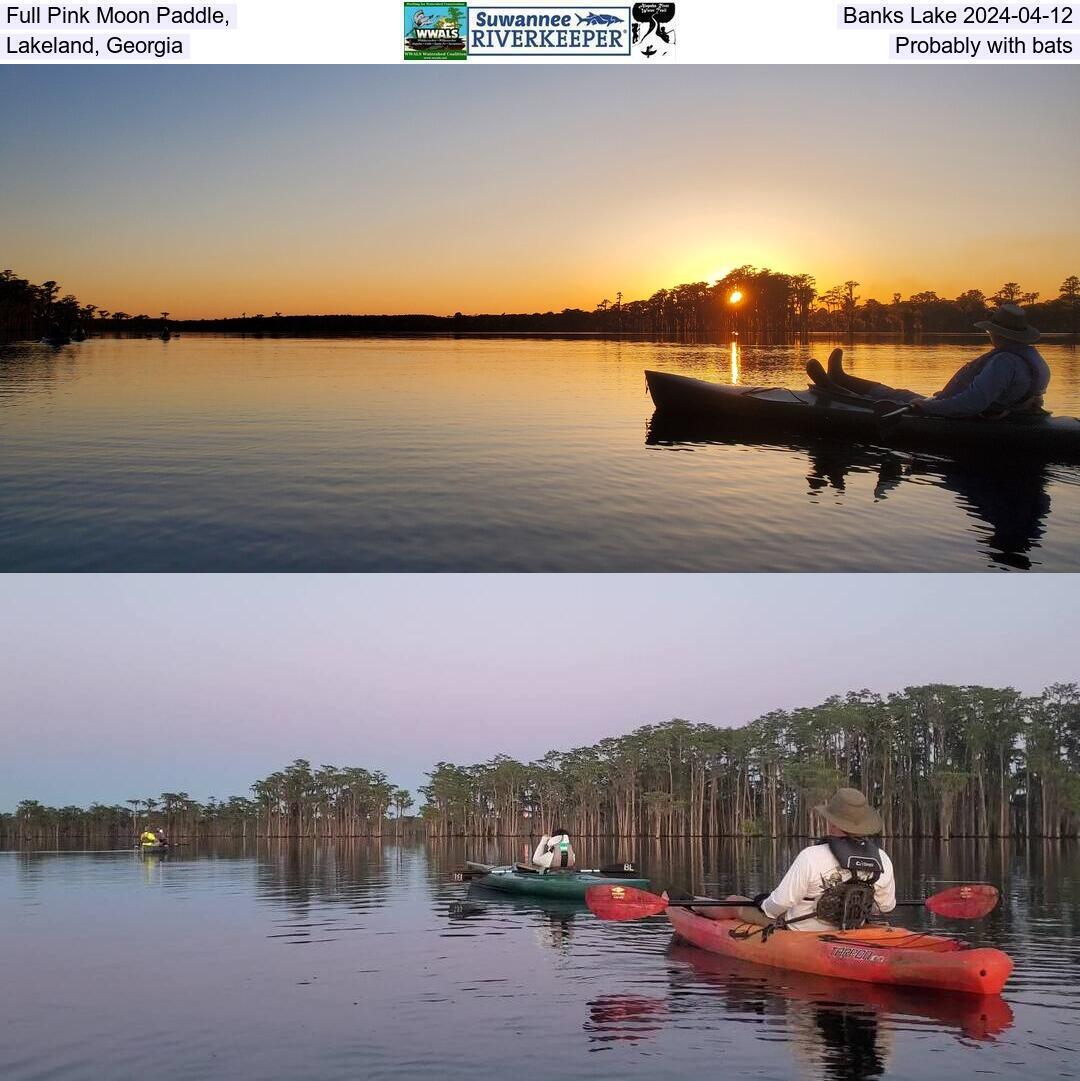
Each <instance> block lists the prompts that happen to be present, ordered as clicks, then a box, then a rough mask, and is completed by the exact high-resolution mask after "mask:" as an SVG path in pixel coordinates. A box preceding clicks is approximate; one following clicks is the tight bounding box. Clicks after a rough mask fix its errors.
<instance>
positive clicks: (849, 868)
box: [698, 788, 896, 931]
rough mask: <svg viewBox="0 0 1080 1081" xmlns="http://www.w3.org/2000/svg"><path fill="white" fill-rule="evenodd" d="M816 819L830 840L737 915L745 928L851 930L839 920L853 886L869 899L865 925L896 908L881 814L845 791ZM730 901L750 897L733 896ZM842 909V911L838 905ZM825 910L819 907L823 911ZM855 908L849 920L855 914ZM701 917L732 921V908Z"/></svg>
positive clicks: (806, 853)
mask: <svg viewBox="0 0 1080 1081" xmlns="http://www.w3.org/2000/svg"><path fill="white" fill-rule="evenodd" d="M814 814H815V815H816V816H818V817H819V818H821V819H822V820H823V821H824V823H825V825H826V826H827V833H828V835H827V836H826V837H825V838H823V839H822V840H821V841H819V842H818V843H817V844H812V845H808V846H807V847H806V848H804V849H803V850H802V851H801V852H800V853H799V854H798V855H797V856H796V857H795V861H794V863H792V865H791V866H790V867H789V868H788V871H787V874H785V875H784V877H783V879H781V881H780V885H778V886H777V887H776V889H774V890H773V891H772V893H768V894H759V895H758V896H757V897H756V898H754V901H753V902H752V904H747V905H746V906H745V907H743V908H740V909H738V910H737V918H739V919H741V920H743V921H744V922H746V923H753V924H757V925H758V926H767V925H769V924H774V923H778V922H780V923H782V924H783V926H785V927H788V928H791V929H792V930H798V931H831V930H836V929H837V928H838V927H839V926H842V925H844V926H850V924H848V923H845V921H844V920H843V919H841V917H840V912H841V910H842V908H843V905H844V900H843V898H844V895H845V894H846V893H847V892H848V891H849V890H851V888H852V884H853V883H854V884H855V885H856V886H857V887H858V888H859V890H860V891H861V892H862V893H863V894H864V895H865V902H866V903H865V911H864V912H863V913H862V918H863V922H865V919H866V918H868V917H869V916H870V914H871V912H872V913H873V914H875V915H876V914H883V913H886V912H891V911H892V910H893V909H894V908H895V907H896V880H895V878H894V876H893V865H892V861H891V860H890V859H889V857H888V856H887V855H886V854H885V853H884V851H882V849H881V848H880V847H879V846H878V845H877V844H876V843H875V842H874V841H873V840H872V838H873V837H874V836H875V835H876V834H879V833H880V832H881V829H882V822H881V815H879V814H878V812H877V811H876V810H874V808H873V807H871V806H870V804H869V802H868V801H867V798H866V796H864V795H863V794H862V792H860V791H859V790H858V789H857V788H840V789H837V791H836V792H834V793H833V795H832V796H830V797H829V799H827V800H826V801H825V802H824V803H822V804H819V805H818V806H817V807H815V808H814ZM730 899H731V900H746V901H749V898H741V897H733V898H730ZM838 904H839V905H840V908H838V907H837V905H838ZM819 906H820V907H819ZM855 907H857V906H852V910H851V912H850V915H851V916H852V917H854V916H855V915H856V913H855V912H854V908H855ZM698 911H699V912H700V914H701V915H703V916H704V915H710V916H713V918H714V919H724V918H727V919H730V918H731V917H730V915H726V916H725V915H724V914H723V913H725V912H727V913H730V911H731V910H730V909H727V910H724V909H719V908H702V909H700V910H698Z"/></svg>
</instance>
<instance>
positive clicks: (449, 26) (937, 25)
mask: <svg viewBox="0 0 1080 1081" xmlns="http://www.w3.org/2000/svg"><path fill="white" fill-rule="evenodd" d="M0 14H2V16H3V19H2V22H3V31H4V49H3V53H2V57H3V60H4V61H5V62H6V63H31V64H49V63H78V64H109V63H122V64H131V63H149V64H175V63H195V64H400V63H414V64H416V63H419V64H429V63H439V64H444V65H446V64H451V65H452V64H455V63H458V65H459V66H460V64H461V63H464V64H465V65H466V66H467V65H475V64H498V63H510V64H522V63H528V64H548V63H553V64H566V63H574V64H581V63H584V64H620V63H632V64H642V63H644V64H653V65H655V64H658V63H680V64H890V63H960V64H979V63H983V64H985V63H990V64H995V63H996V64H1063V63H1064V64H1075V63H1076V61H1077V58H1078V57H1080V5H1078V6H1077V7H1076V8H1073V7H1072V6H1070V5H1069V4H1057V3H1056V2H1051V3H1048V4H1043V5H1038V4H1025V5H1013V6H999V5H985V4H984V5H980V4H970V5H964V4H956V3H952V2H949V3H942V4H940V5H928V4H925V3H918V4H914V5H912V4H908V5H901V4H895V5H892V4H887V3H886V4H880V5H877V4H869V3H865V2H857V3H851V4H842V3H841V4H838V3H836V2H835V0H674V3H641V4H633V3H631V4H623V5H611V4H604V5H599V6H589V5H588V4H583V5H576V4H550V5H545V4H534V3H515V2H514V0H507V2H504V3H500V4H464V3H462V4H457V5H454V4H417V3H413V4H405V3H403V2H401V0H303V2H298V0H291V2H287V0H237V2H236V3H228V4H218V3H209V4H198V3H193V4H160V5H155V4H85V3H78V2H75V3H66V4H53V5H50V4H31V3H0ZM408 35H411V39H410V40H411V41H412V42H413V45H412V46H411V47H410V46H409V45H408V44H407V42H406V38H407V36H408ZM440 39H441V40H440ZM409 54H411V55H409Z"/></svg>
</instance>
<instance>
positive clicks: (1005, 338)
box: [806, 304, 1050, 419]
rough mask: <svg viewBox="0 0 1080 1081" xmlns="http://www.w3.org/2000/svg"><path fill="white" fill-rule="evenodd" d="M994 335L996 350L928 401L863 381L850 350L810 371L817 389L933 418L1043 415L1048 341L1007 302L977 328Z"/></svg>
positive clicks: (810, 363) (809, 367)
mask: <svg viewBox="0 0 1080 1081" xmlns="http://www.w3.org/2000/svg"><path fill="white" fill-rule="evenodd" d="M975 326H976V327H977V328H978V329H979V330H985V331H986V333H987V334H989V335H990V342H991V344H992V345H993V348H992V349H991V350H990V351H989V352H987V353H983V355H982V356H980V357H976V358H975V359H974V360H972V361H969V362H968V363H967V364H965V365H964V366H963V367H962V368H961V369H960V370H959V371H958V372H957V373H956V374H955V375H954V376H953V377H952V378H951V379H950V380H949V381H948V383H946V384H945V386H944V387H943V388H942V389H941V390H939V391H938V392H937V393H936V394H933V395H931V396H930V397H925V396H924V395H922V394H916V393H915V391H913V390H902V389H899V388H897V387H890V386H887V385H886V384H885V383H875V382H874V381H873V380H871V379H860V378H859V377H858V376H855V375H851V374H850V373H849V372H845V371H844V364H843V358H844V351H843V350H842V349H834V350H833V351H832V355H831V356H830V357H829V368H828V371H827V372H826V370H825V369H824V368H823V367H822V366H821V364H820V363H819V362H818V361H816V360H811V361H808V362H807V365H806V371H807V374H808V375H809V376H810V378H811V379H812V380H813V382H814V384H815V385H816V386H819V387H822V388H823V389H826V390H828V389H833V390H835V389H836V388H839V389H840V390H845V391H849V392H850V393H852V394H858V395H859V396H861V397H863V398H869V399H871V400H872V401H875V402H893V403H895V404H897V405H906V406H908V407H909V410H910V412H913V413H920V414H924V415H926V416H930V417H986V418H990V419H992V418H994V417H1002V416H1006V415H1015V414H1018V413H1020V414H1022V413H1034V414H1039V413H1041V412H1042V402H1043V395H1044V394H1045V393H1046V388H1047V386H1048V385H1049V383H1050V366H1049V365H1048V364H1047V363H1046V361H1045V360H1044V359H1043V357H1042V354H1040V353H1039V351H1038V350H1037V349H1036V348H1035V342H1037V341H1038V340H1039V338H1040V337H1042V335H1041V333H1040V332H1039V331H1038V330H1036V329H1035V328H1034V327H1033V326H1031V324H1030V323H1028V321H1027V316H1026V315H1025V314H1024V309H1023V308H1020V307H1018V306H1017V305H1015V304H1002V305H1001V307H1000V308H998V309H997V310H996V311H995V312H994V313H993V314H992V315H991V316H990V318H989V319H983V320H982V321H980V322H978V323H976V324H975Z"/></svg>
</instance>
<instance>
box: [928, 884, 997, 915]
mask: <svg viewBox="0 0 1080 1081" xmlns="http://www.w3.org/2000/svg"><path fill="white" fill-rule="evenodd" d="M997 903H998V891H997V890H996V889H995V888H994V887H993V886H988V885H987V884H986V883H985V882H976V883H973V884H972V885H970V886H953V887H952V889H949V890H942V891H941V893H935V894H934V896H933V897H927V899H926V907H927V908H928V909H930V911H931V912H933V913H934V915H935V916H946V917H948V918H949V919H951V920H977V919H980V918H981V917H982V916H985V915H986V914H987V913H988V912H992V911H993V909H994V907H995V906H996V905H997Z"/></svg>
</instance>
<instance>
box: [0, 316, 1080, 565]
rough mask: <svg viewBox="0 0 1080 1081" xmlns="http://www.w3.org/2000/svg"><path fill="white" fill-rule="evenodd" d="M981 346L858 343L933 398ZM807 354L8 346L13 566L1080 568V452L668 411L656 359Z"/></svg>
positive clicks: (8, 520)
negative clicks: (726, 425) (907, 449)
mask: <svg viewBox="0 0 1080 1081" xmlns="http://www.w3.org/2000/svg"><path fill="white" fill-rule="evenodd" d="M981 348H982V345H981V344H970V345H961V344H950V345H937V346H929V345H927V346H905V345H898V344H856V345H854V346H852V347H850V348H849V349H848V358H849V361H850V364H851V367H852V368H853V370H854V371H856V372H857V373H858V374H859V375H862V376H872V377H875V378H879V379H883V380H885V381H888V382H891V383H894V384H899V385H902V386H907V387H910V388H913V389H915V390H920V391H926V392H930V391H933V390H935V389H938V388H939V387H940V386H941V385H942V384H943V383H944V381H945V380H946V378H947V377H948V375H949V374H950V373H951V372H952V371H954V370H955V369H956V367H958V366H959V365H960V364H961V363H963V362H964V361H965V360H967V359H970V358H971V357H972V356H974V355H975V354H976V353H977V352H978V351H979V350H981ZM813 351H814V352H815V353H817V354H818V356H819V357H820V358H822V359H823V358H824V357H825V355H826V354H827V353H828V351H829V345H828V344H825V343H821V344H819V345H817V346H815V348H814V350H813ZM807 352H808V350H807V349H806V348H805V347H780V348H755V347H749V346H746V347H742V348H741V349H740V350H733V349H732V347H730V346H728V345H695V346H687V345H675V344H666V345H665V344H659V345H658V344H653V343H640V342H615V341H595V340H571V341H568V340H549V339H520V338H519V339H513V338H498V339H456V340H451V339H361V340H354V339H349V340H307V339H305V340H295V339H281V340H277V339H251V338H249V339H239V338H225V337H197V336H192V335H188V334H185V335H183V336H182V337H181V338H180V339H178V340H177V339H174V340H173V341H170V342H168V343H164V342H160V341H147V340H139V339H126V340H125V339H94V340H91V341H88V342H84V343H82V344H79V345H71V346H67V347H64V348H61V349H58V350H53V349H50V348H48V347H44V346H39V345H33V346H23V347H15V348H8V349H7V350H4V351H2V352H0V569H3V570H35V571H46V570H57V571H59V570H111V571H140V570H145V571H154V570H202V571H236V570H248V571H263V570H307V571H343V570H354V571H370V570H381V571H404V570H433V571H454V570H456V571H520V570H530V571H597V570H621V571H667V570H684V571H742V570H812V571H816V570H822V571H838V570H891V571H926V570H940V571H944V570H976V571H977V570H987V569H1017V568H1020V569H1027V568H1029V567H1030V568H1038V569H1044V570H1056V571H1062V570H1080V470H1077V469H1076V468H1075V467H1066V466H1054V465H1050V466H1046V465H1042V464H1031V463H1024V462H1018V463H1016V464H1015V465H1013V466H1012V467H1011V468H1008V469H1002V468H996V469H994V470H990V469H988V468H985V467H984V466H983V465H981V464H976V465H972V464H970V463H969V464H966V465H965V464H959V463H956V462H952V461H950V460H949V459H947V458H942V457H940V456H930V455H914V454H909V453H894V452H890V451H886V450H883V449H880V448H873V447H856V448H851V447H843V446H840V445H835V444H832V445H819V446H816V447H812V448H809V449H808V448H807V447H792V446H770V445H745V444H738V443H733V444H730V445H725V444H723V443H716V442H713V443H702V442H687V441H685V440H681V439H679V438H678V436H677V435H676V436H675V437H672V436H671V433H665V432H663V431H653V430H652V429H651V428H650V418H651V416H652V407H651V401H650V399H649V398H648V397H647V395H646V393H645V386H644V378H643V374H642V373H643V370H644V369H645V368H649V367H651V368H660V369H664V370H669V371H676V372H683V373H687V374H692V375H696V376H699V377H702V378H708V379H715V380H732V379H735V380H737V381H739V382H742V383H747V384H767V385H777V384H785V385H792V386H804V385H805V383H806V377H805V374H804V372H803V361H804V359H805V357H806V355H807ZM1044 352H1045V355H1046V357H1047V359H1048V360H1049V361H1050V363H1051V365H1052V367H1053V369H1054V380H1053V383H1052V384H1051V387H1050V394H1049V398H1048V405H1049V406H1050V407H1051V408H1052V409H1053V410H1054V411H1056V412H1060V413H1066V414H1074V415H1077V414H1080V353H1078V351H1077V349H1076V347H1075V346H1065V345H1053V344H1051V345H1047V346H1046V348H1045V350H1044Z"/></svg>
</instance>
